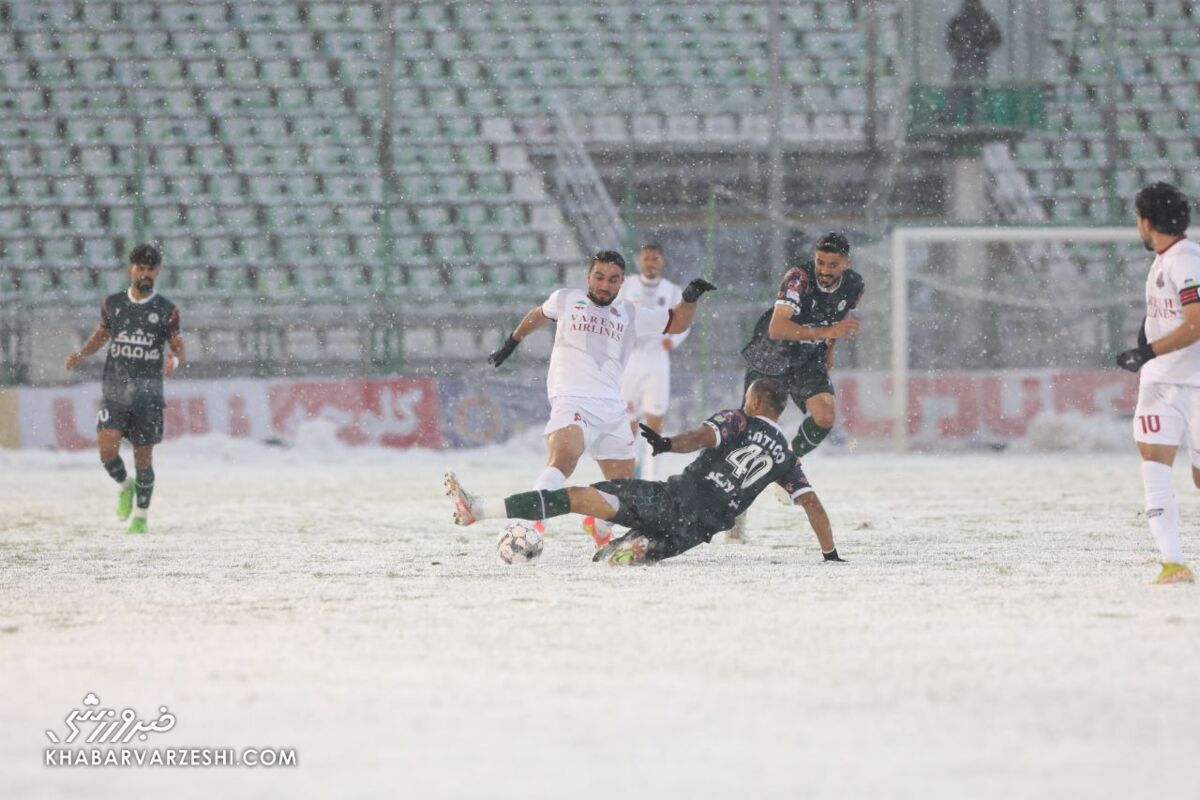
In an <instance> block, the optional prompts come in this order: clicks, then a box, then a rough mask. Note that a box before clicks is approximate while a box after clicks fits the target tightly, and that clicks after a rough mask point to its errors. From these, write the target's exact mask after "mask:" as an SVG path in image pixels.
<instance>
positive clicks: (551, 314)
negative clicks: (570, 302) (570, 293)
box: [542, 289, 567, 322]
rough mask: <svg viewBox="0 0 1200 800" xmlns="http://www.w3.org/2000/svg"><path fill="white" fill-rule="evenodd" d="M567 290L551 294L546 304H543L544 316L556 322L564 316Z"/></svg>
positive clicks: (559, 290) (558, 290)
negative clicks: (563, 310)
mask: <svg viewBox="0 0 1200 800" xmlns="http://www.w3.org/2000/svg"><path fill="white" fill-rule="evenodd" d="M566 292H567V290H566V289H557V290H555V291H554V292H551V294H550V296H549V297H547V298H546V302H544V303H542V315H543V316H544V317H545V318H546V319H552V320H554V321H555V322H557V321H558V319H559V317H561V316H562V305H563V298H564V297H565V296H566Z"/></svg>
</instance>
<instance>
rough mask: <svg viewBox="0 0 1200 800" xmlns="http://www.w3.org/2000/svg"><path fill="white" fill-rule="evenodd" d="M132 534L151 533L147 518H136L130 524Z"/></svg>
mask: <svg viewBox="0 0 1200 800" xmlns="http://www.w3.org/2000/svg"><path fill="white" fill-rule="evenodd" d="M129 532H130V533H149V532H150V524H149V523H148V522H146V518H145V517H134V518H133V519H132V520H130V522H129Z"/></svg>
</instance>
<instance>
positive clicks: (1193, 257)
mask: <svg viewBox="0 0 1200 800" xmlns="http://www.w3.org/2000/svg"><path fill="white" fill-rule="evenodd" d="M1185 244H1186V243H1185ZM1164 260H1165V261H1166V273H1167V276H1168V279H1169V280H1170V282H1171V283H1172V284H1174V286H1175V288H1176V289H1178V290H1179V305H1180V307H1183V306H1186V305H1191V304H1192V303H1195V302H1198V301H1200V296H1197V292H1200V246H1197V247H1181V248H1180V252H1179V254H1178V255H1176V256H1175V257H1174V258H1171V259H1169V260H1168V259H1164Z"/></svg>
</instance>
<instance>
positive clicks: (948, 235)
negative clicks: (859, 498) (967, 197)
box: [890, 224, 1141, 452]
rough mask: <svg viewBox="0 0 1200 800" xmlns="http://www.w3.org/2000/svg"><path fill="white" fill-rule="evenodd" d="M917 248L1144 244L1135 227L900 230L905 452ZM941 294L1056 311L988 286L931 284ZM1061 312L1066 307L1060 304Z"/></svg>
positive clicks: (899, 353)
mask: <svg viewBox="0 0 1200 800" xmlns="http://www.w3.org/2000/svg"><path fill="white" fill-rule="evenodd" d="M917 244H952V245H965V244H976V245H980V246H987V245H989V244H1011V245H1042V246H1051V247H1053V246H1054V245H1057V246H1059V248H1060V249H1062V250H1065V246H1068V245H1081V244H1093V245H1094V244H1109V245H1116V246H1127V245H1137V246H1138V248H1139V249H1140V247H1141V241H1140V240H1139V239H1138V237H1137V232H1136V229H1135V228H1134V226H1133V225H1132V224H1130V225H1128V226H1121V227H1116V226H1077V227H1067V226H1046V225H1043V226H990V225H966V226H954V225H946V226H899V227H896V228H894V229H893V230H892V233H891V256H890V258H891V281H892V298H891V299H892V317H891V340H892V341H891V369H890V372H891V378H892V438H893V445H894V449H895V450H896V451H897V452H904V451H906V450H908V448H909V433H908V426H909V392H908V385H909V375H910V363H909V360H910V358H909V347H910V338H911V322H912V320H911V319H910V314H911V302H910V299H911V298H910V291H911V287H912V285H913V283H914V280H915V279H916V278H917V277H918V276H916V275H915V274H914V273H913V269H912V267H913V264H912V263H911V259H910V257H909V250H910V248H911V247H912V246H913V245H917ZM928 282H929V283H930V284H931V285H936V286H937V288H938V289H939V290H941V291H946V292H949V293H950V294H955V295H957V296H959V297H963V298H968V299H971V300H974V301H997V300H998V301H999V302H1001V303H1006V302H1007V303H1010V304H1012V305H1021V306H1024V307H1026V308H1036V307H1043V308H1046V309H1051V308H1052V307H1053V306H1052V304H1051V303H1050V302H1042V305H1041V306H1039V305H1038V303H1039V300H1037V299H1036V298H1034V299H1032V300H1022V299H1018V298H1004V297H997V296H995V295H992V294H990V293H989V292H988V291H987V290H986V288H984V289H980V288H979V287H977V286H963V285H961V284H958V285H954V284H953V283H947V282H941V283H940V284H937V283H935V282H934V281H932V280H930V281H928ZM1132 299H1133V298H1132V297H1131V296H1130V295H1128V294H1127V293H1126V294H1124V295H1122V296H1120V297H1118V298H1115V299H1108V300H1098V301H1096V302H1093V303H1092V304H1091V307H1093V308H1099V307H1106V306H1107V307H1116V306H1121V305H1126V304H1129V303H1130V302H1131V301H1132ZM1059 310H1061V306H1059ZM973 366H975V365H973V364H970V363H963V364H956V365H953V367H954V368H957V369H971V368H972V367H973Z"/></svg>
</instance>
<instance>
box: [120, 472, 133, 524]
mask: <svg viewBox="0 0 1200 800" xmlns="http://www.w3.org/2000/svg"><path fill="white" fill-rule="evenodd" d="M133 496H134V489H133V481H132V480H126V481H125V483H123V484H121V490H120V491H119V492H117V519H120V520H126V519H129V514H130V512H132V511H133Z"/></svg>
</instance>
